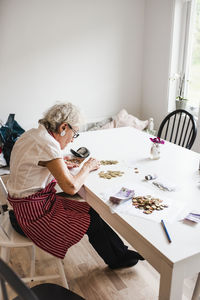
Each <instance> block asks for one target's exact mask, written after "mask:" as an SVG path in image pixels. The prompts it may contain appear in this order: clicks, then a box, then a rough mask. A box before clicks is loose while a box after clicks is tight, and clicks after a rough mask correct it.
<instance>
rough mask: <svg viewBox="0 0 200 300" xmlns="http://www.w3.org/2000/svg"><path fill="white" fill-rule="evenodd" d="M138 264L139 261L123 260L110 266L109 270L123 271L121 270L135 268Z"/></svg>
mask: <svg viewBox="0 0 200 300" xmlns="http://www.w3.org/2000/svg"><path fill="white" fill-rule="evenodd" d="M137 263H138V259H136V258H135V259H129V260H121V261H120V262H118V263H115V264H112V265H109V268H110V269H112V270H115V269H121V268H130V267H133V266H135V265H136V264H137Z"/></svg>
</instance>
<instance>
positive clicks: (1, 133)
mask: <svg viewBox="0 0 200 300" xmlns="http://www.w3.org/2000/svg"><path fill="white" fill-rule="evenodd" d="M24 132H25V130H24V129H23V128H22V127H21V126H20V125H19V124H18V123H17V121H15V114H9V116H8V120H7V122H6V124H5V125H2V126H1V128H0V139H1V144H2V151H3V155H4V158H5V160H6V163H7V165H8V166H9V164H10V155H11V151H12V148H13V146H14V143H15V142H16V140H17V139H18V138H19V137H20V135H21V134H22V133H24Z"/></svg>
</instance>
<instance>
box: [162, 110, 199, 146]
mask: <svg viewBox="0 0 200 300" xmlns="http://www.w3.org/2000/svg"><path fill="white" fill-rule="evenodd" d="M196 135H197V126H196V122H195V119H194V117H193V115H191V114H190V113H189V112H188V111H186V110H183V109H177V110H175V111H173V112H171V113H170V114H168V115H167V116H166V117H165V118H164V120H163V121H162V123H161V125H160V128H159V130H158V135H157V136H158V137H159V138H163V139H164V140H167V141H169V142H172V143H174V144H177V145H179V146H181V147H185V148H187V149H191V147H192V145H193V143H194V141H195V138H196Z"/></svg>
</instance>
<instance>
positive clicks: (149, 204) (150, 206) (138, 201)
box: [132, 195, 168, 214]
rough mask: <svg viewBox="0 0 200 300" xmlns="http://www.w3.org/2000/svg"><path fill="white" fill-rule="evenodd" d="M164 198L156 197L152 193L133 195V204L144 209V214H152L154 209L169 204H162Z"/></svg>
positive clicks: (162, 207)
mask: <svg viewBox="0 0 200 300" xmlns="http://www.w3.org/2000/svg"><path fill="white" fill-rule="evenodd" d="M162 202H163V200H161V199H159V198H154V197H152V196H151V195H147V196H137V197H133V199H132V204H133V205H134V206H135V208H139V209H142V210H143V213H144V214H152V212H153V211H154V210H163V209H164V208H167V207H168V205H166V204H162Z"/></svg>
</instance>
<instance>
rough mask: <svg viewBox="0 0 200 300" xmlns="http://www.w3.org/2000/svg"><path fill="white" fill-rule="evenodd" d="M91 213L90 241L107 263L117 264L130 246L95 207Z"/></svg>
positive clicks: (91, 209) (88, 231)
mask: <svg viewBox="0 0 200 300" xmlns="http://www.w3.org/2000/svg"><path fill="white" fill-rule="evenodd" d="M89 214H90V226H89V228H88V230H87V232H86V234H87V235H88V238H89V242H90V243H91V245H92V246H93V247H94V249H95V250H96V251H97V253H98V254H99V255H100V256H101V257H102V259H103V260H104V261H105V263H106V264H108V265H112V264H115V263H116V262H118V261H119V260H120V259H121V258H123V256H124V255H125V254H126V253H127V251H128V247H127V246H125V245H124V243H123V241H122V240H121V239H120V237H119V236H118V235H117V234H116V233H115V232H114V231H113V230H112V228H111V227H110V226H109V225H108V224H107V223H106V222H104V220H103V219H102V218H101V217H100V216H99V214H98V213H97V212H96V211H95V210H94V209H93V208H90V210H89Z"/></svg>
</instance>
